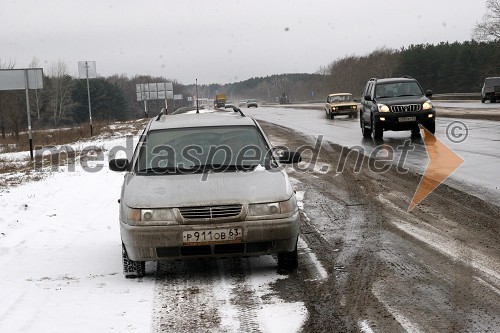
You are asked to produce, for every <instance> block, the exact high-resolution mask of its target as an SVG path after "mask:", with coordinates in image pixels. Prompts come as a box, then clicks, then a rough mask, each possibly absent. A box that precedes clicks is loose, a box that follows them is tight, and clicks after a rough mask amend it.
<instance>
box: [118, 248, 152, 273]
mask: <svg viewBox="0 0 500 333" xmlns="http://www.w3.org/2000/svg"><path fill="white" fill-rule="evenodd" d="M122 262H123V274H124V275H125V277H126V278H127V279H130V278H140V277H143V276H144V275H145V274H146V263H145V262H144V261H134V260H130V259H129V258H128V255H127V250H126V249H125V245H123V243H122Z"/></svg>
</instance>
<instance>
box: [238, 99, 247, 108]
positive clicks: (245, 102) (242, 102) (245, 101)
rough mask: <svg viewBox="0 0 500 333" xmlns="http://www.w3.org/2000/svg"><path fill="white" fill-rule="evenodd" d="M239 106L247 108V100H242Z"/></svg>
mask: <svg viewBox="0 0 500 333" xmlns="http://www.w3.org/2000/svg"><path fill="white" fill-rule="evenodd" d="M238 106H247V100H246V99H242V100H241V101H240V102H239V103H238Z"/></svg>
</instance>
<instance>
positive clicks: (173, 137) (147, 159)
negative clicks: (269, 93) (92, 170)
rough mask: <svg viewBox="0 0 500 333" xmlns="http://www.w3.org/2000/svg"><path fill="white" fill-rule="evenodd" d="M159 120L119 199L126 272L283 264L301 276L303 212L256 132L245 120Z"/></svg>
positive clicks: (204, 116) (128, 169) (233, 116)
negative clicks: (193, 263) (235, 261)
mask: <svg viewBox="0 0 500 333" xmlns="http://www.w3.org/2000/svg"><path fill="white" fill-rule="evenodd" d="M235 111H236V112H233V111H232V110H231V111H230V112H229V111H225V112H224V111H218V112H212V113H195V114H180V115H159V116H158V117H155V118H154V119H152V120H151V121H150V122H149V124H148V125H147V127H146V129H145V130H144V132H143V134H142V136H141V138H140V141H139V143H138V145H137V147H136V149H135V152H134V154H133V157H132V159H131V160H127V159H114V160H111V161H110V162H109V167H110V169H111V170H114V171H122V172H125V179H124V181H123V185H122V190H121V198H120V214H119V219H120V231H121V239H122V245H123V246H122V249H123V250H122V253H123V255H122V260H123V271H124V274H125V276H126V277H140V276H143V275H144V268H145V261H150V260H152V261H156V260H174V259H189V258H204V257H228V256H254V255H266V254H273V253H275V254H277V258H278V267H279V268H281V269H286V270H293V269H295V268H296V267H297V264H298V260H297V239H298V235H299V209H298V206H297V202H296V198H295V193H294V190H293V189H292V186H291V184H290V181H289V178H288V176H287V174H286V172H285V170H284V168H283V165H282V163H295V162H298V161H300V154H298V153H294V152H290V151H287V154H283V155H282V156H278V155H277V154H276V152H275V150H274V149H273V148H272V147H271V145H270V143H269V141H268V139H267V138H266V136H265V135H264V132H263V131H262V129H261V127H260V126H259V124H258V123H257V122H256V121H255V120H254V119H252V118H250V117H246V116H245V115H244V114H243V112H241V110H239V109H237V108H235Z"/></svg>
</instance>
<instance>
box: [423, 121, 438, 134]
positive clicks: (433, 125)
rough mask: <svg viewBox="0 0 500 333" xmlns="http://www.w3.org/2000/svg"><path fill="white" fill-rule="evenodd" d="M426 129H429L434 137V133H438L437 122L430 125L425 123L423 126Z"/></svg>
mask: <svg viewBox="0 0 500 333" xmlns="http://www.w3.org/2000/svg"><path fill="white" fill-rule="evenodd" d="M423 125H424V127H425V128H427V130H428V131H429V132H431V133H432V134H433V135H434V133H436V122H435V121H430V122H428V123H425V124H423Z"/></svg>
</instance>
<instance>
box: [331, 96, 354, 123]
mask: <svg viewBox="0 0 500 333" xmlns="http://www.w3.org/2000/svg"><path fill="white" fill-rule="evenodd" d="M325 111H326V116H327V117H329V118H330V119H333V118H334V117H335V116H340V115H348V116H349V118H357V117H358V104H357V103H356V102H355V101H354V98H353V97H352V94H349V93H338V94H330V95H328V98H327V100H326V104H325Z"/></svg>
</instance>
